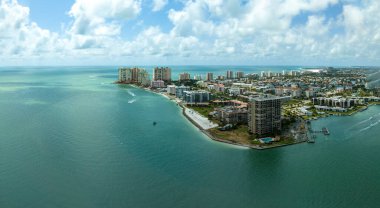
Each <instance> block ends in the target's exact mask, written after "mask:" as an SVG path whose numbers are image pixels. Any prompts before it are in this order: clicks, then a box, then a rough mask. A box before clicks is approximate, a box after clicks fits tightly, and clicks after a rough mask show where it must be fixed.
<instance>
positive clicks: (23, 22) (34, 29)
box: [0, 0, 64, 58]
mask: <svg viewBox="0 0 380 208" xmlns="http://www.w3.org/2000/svg"><path fill="white" fill-rule="evenodd" d="M63 42H64V40H61V39H59V37H58V34H56V33H52V32H50V31H49V30H46V29H42V28H40V27H39V26H38V25H37V24H36V23H35V22H31V21H30V20H29V8H28V7H25V6H22V5H20V4H18V2H17V1H10V0H3V1H1V3H0V47H1V48H2V49H1V50H0V55H1V56H2V57H3V58H4V57H7V58H12V57H26V56H27V57H33V56H40V55H43V54H45V53H46V52H50V53H59V51H60V50H61V49H62V46H63V45H64V43H63ZM53 44H54V45H53Z"/></svg>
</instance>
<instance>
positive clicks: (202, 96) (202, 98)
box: [182, 90, 211, 105]
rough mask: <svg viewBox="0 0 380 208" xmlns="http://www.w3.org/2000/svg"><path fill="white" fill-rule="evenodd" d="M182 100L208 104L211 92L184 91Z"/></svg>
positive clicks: (187, 102)
mask: <svg viewBox="0 0 380 208" xmlns="http://www.w3.org/2000/svg"><path fill="white" fill-rule="evenodd" d="M182 100H183V101H184V102H185V103H186V104H188V105H208V104H209V101H210V100H211V93H210V92H207V91H205V90H198V91H184V96H183V97H182Z"/></svg>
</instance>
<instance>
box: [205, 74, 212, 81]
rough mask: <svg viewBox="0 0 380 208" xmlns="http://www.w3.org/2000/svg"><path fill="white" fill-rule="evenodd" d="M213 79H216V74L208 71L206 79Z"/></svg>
mask: <svg viewBox="0 0 380 208" xmlns="http://www.w3.org/2000/svg"><path fill="white" fill-rule="evenodd" d="M213 79H214V74H213V73H211V72H209V73H207V77H206V80H207V81H212V80H213Z"/></svg>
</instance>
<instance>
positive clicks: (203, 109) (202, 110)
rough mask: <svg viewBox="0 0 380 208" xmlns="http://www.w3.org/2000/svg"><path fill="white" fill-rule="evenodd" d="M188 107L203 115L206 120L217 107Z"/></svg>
mask: <svg viewBox="0 0 380 208" xmlns="http://www.w3.org/2000/svg"><path fill="white" fill-rule="evenodd" d="M186 107H188V108H190V109H193V110H195V111H197V112H198V113H200V114H201V115H203V116H205V117H206V118H208V117H209V115H210V113H211V112H213V111H214V109H215V107H216V106H215V105H212V104H211V105H208V106H195V105H193V106H192V105H187V106H186Z"/></svg>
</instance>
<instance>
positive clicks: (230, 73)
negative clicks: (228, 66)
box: [226, 70, 234, 79]
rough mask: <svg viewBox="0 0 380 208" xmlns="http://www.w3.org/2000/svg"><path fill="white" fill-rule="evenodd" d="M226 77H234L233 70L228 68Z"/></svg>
mask: <svg viewBox="0 0 380 208" xmlns="http://www.w3.org/2000/svg"><path fill="white" fill-rule="evenodd" d="M226 77H227V79H233V78H234V72H233V71H231V70H228V71H227V72H226Z"/></svg>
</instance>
